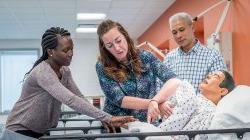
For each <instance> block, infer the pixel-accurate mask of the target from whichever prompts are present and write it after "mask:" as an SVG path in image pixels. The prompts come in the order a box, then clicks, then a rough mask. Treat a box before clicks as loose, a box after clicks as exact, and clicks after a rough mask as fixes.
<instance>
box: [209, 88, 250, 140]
mask: <svg viewBox="0 0 250 140" xmlns="http://www.w3.org/2000/svg"><path fill="white" fill-rule="evenodd" d="M249 108H250V87H248V86H244V85H240V86H237V87H236V88H235V89H234V90H233V91H231V92H230V93H229V94H228V95H226V96H225V97H224V98H222V100H221V101H220V102H219V103H218V105H217V108H216V112H215V116H214V118H213V120H212V122H211V125H210V127H209V129H229V128H249V127H250V111H249ZM208 136H209V139H211V140H228V139H237V137H236V135H235V134H223V135H221V134H220V135H219V134H214V135H208ZM248 138H249V133H246V135H244V138H243V139H248Z"/></svg>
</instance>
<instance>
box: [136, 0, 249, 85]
mask: <svg viewBox="0 0 250 140" xmlns="http://www.w3.org/2000/svg"><path fill="white" fill-rule="evenodd" d="M219 1H220V0H176V2H175V3H174V4H173V5H172V6H171V7H170V8H168V9H167V10H166V11H165V12H164V13H163V14H162V15H161V16H160V17H159V18H158V20H156V21H155V22H154V23H153V24H152V25H151V26H150V28H149V29H148V30H147V31H146V32H144V33H143V34H142V35H141V36H140V37H139V38H138V43H141V42H144V41H149V42H151V43H152V44H154V45H155V46H162V44H164V42H168V47H169V48H170V49H172V48H175V47H177V45H176V43H175V42H174V40H173V38H172V35H171V33H170V31H169V28H168V19H169V17H170V16H171V15H173V14H174V13H176V12H183V11H184V12H188V13H189V14H190V15H191V16H194V17H195V16H197V15H198V14H200V13H201V12H203V11H204V10H205V9H207V8H209V7H211V6H212V5H214V4H216V3H218V2H219ZM225 4H226V3H223V4H221V5H220V6H218V7H216V8H215V9H213V10H212V11H210V12H208V13H206V14H205V15H204V17H203V23H204V24H203V25H204V37H205V39H204V40H206V39H207V37H208V36H209V35H210V34H211V33H212V32H214V31H215V28H216V25H217V24H218V21H219V18H220V16H221V13H222V11H223V9H224V7H225ZM249 7H250V0H232V4H231V7H230V9H229V12H228V15H227V17H226V19H225V22H224V24H223V27H222V29H221V31H222V32H232V33H233V35H232V36H233V38H232V41H233V42H232V43H233V71H234V73H233V74H234V78H235V80H236V82H237V84H245V85H250V74H249V73H250V60H249V59H250V27H248V26H247V25H250V8H249Z"/></svg>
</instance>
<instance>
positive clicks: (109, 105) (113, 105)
mask: <svg viewBox="0 0 250 140" xmlns="http://www.w3.org/2000/svg"><path fill="white" fill-rule="evenodd" d="M139 57H140V59H141V61H142V63H143V69H144V70H145V72H143V73H142V74H141V75H140V76H139V77H135V75H134V74H133V72H132V71H130V72H129V76H128V78H127V80H126V81H124V82H120V83H119V82H116V81H115V80H113V79H112V78H110V77H109V76H107V75H106V74H105V73H104V70H103V65H102V64H101V63H100V62H97V63H96V71H97V75H98V78H99V82H100V86H101V88H102V90H103V92H104V94H105V96H106V100H105V103H104V111H105V112H108V113H110V114H111V115H115V116H122V115H131V116H134V117H135V118H138V119H139V120H140V121H146V119H147V118H146V115H147V111H146V110H132V109H125V108H121V103H122V99H123V97H124V96H133V97H139V98H145V99H151V98H153V97H154V95H155V94H156V78H157V77H158V78H159V79H160V80H161V81H163V82H166V81H167V80H169V79H171V78H174V77H176V75H175V74H174V73H173V72H172V71H170V70H169V69H168V68H167V67H166V65H164V64H163V63H162V62H161V61H160V60H159V59H158V58H156V57H155V56H154V55H153V54H151V53H149V52H147V51H140V53H139Z"/></svg>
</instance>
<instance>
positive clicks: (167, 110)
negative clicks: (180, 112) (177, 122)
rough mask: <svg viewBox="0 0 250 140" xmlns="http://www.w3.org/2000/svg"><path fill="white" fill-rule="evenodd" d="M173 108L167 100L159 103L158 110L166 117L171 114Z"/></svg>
mask: <svg viewBox="0 0 250 140" xmlns="http://www.w3.org/2000/svg"><path fill="white" fill-rule="evenodd" d="M173 108H174V106H172V105H170V104H168V102H167V101H166V102H164V103H161V104H159V110H160V113H161V116H162V117H164V118H168V117H169V116H170V115H171V114H172V112H173Z"/></svg>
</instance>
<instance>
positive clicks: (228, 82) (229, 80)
mask: <svg viewBox="0 0 250 140" xmlns="http://www.w3.org/2000/svg"><path fill="white" fill-rule="evenodd" d="M221 72H222V73H223V74H224V75H225V78H224V80H223V81H222V82H221V83H220V85H219V87H220V88H226V89H227V90H228V92H231V91H232V90H233V89H234V88H235V82H234V79H233V77H232V76H231V74H230V73H229V72H227V71H225V70H222V71H221Z"/></svg>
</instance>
